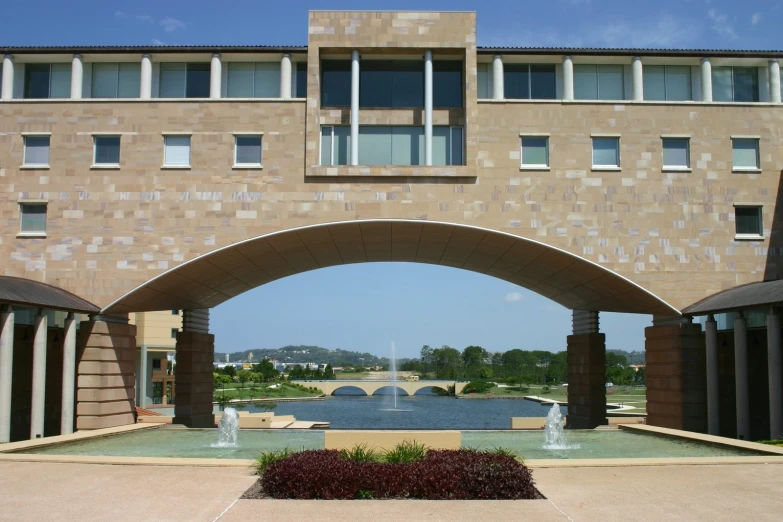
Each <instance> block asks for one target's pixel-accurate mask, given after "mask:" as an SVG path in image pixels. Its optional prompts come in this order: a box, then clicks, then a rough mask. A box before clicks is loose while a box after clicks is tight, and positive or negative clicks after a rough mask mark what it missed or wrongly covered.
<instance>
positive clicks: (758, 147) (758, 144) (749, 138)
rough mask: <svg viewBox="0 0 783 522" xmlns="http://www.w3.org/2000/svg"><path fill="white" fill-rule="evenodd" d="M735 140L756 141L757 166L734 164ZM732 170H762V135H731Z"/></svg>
mask: <svg viewBox="0 0 783 522" xmlns="http://www.w3.org/2000/svg"><path fill="white" fill-rule="evenodd" d="M735 141H747V142H750V141H753V142H755V143H756V166H755V167H742V166H737V165H735V164H734V143H735ZM731 171H732V172H744V173H759V172H761V136H731Z"/></svg>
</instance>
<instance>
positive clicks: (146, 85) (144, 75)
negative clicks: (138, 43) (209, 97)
mask: <svg viewBox="0 0 783 522" xmlns="http://www.w3.org/2000/svg"><path fill="white" fill-rule="evenodd" d="M210 89H211V87H210ZM139 98H141V99H142V100H149V99H150V98H152V56H151V55H149V54H144V55H142V57H141V83H140V84H139Z"/></svg>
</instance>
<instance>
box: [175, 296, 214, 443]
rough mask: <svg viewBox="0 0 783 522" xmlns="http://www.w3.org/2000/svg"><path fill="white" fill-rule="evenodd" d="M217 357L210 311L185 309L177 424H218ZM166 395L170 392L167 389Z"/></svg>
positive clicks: (179, 354)
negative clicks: (215, 396) (215, 407)
mask: <svg viewBox="0 0 783 522" xmlns="http://www.w3.org/2000/svg"><path fill="white" fill-rule="evenodd" d="M214 356H215V336H214V335H212V334H210V333H209V310H208V309H206V310H184V311H183V313H182V331H181V332H179V333H177V371H176V375H175V376H174V387H175V389H176V393H177V399H176V401H175V404H174V420H173V422H174V423H175V424H184V425H185V426H187V427H189V428H211V427H213V426H214V425H215V415H214V414H213V413H212V410H213V408H212V392H213V381H212V370H213V364H212V361H213V359H214ZM163 393H164V394H165V393H166V390H165V389H164V390H163Z"/></svg>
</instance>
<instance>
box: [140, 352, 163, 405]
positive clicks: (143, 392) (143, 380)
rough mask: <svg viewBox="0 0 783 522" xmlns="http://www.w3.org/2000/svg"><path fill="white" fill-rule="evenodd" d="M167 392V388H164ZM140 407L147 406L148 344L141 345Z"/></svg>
mask: <svg viewBox="0 0 783 522" xmlns="http://www.w3.org/2000/svg"><path fill="white" fill-rule="evenodd" d="M164 392H165V390H164ZM137 406H138V407H139V408H146V407H147V345H146V344H142V345H141V354H140V357H139V400H138V404H137Z"/></svg>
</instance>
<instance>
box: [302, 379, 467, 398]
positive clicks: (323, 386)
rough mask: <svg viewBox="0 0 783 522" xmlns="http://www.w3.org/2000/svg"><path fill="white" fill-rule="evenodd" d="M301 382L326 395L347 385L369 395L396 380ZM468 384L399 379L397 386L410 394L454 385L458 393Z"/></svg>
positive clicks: (391, 384)
mask: <svg viewBox="0 0 783 522" xmlns="http://www.w3.org/2000/svg"><path fill="white" fill-rule="evenodd" d="M299 383H300V384H302V385H304V386H309V387H313V388H318V389H319V390H321V391H322V392H323V393H324V395H332V394H333V393H334V392H335V390H338V389H340V388H346V387H354V388H359V389H360V390H362V391H363V392H364V393H366V394H367V395H373V394H375V392H377V391H378V390H380V389H381V388H387V387H389V386H394V381H392V380H382V381H380V380H379V381H367V380H356V381H349V380H344V381H343V380H325V381H299ZM466 384H468V383H467V382H456V381H434V380H433V381H404V380H403V381H397V388H399V389H401V390H403V391H404V392H406V393H407V394H408V395H414V394H415V393H416V392H417V391H419V390H423V389H424V388H431V387H433V386H434V387H436V388H443V389H444V390H445V389H446V388H448V387H449V386H452V385H453V386H454V390H455V392H456V393H460V392H462V389H463V388H464V387H465V385H466Z"/></svg>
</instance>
